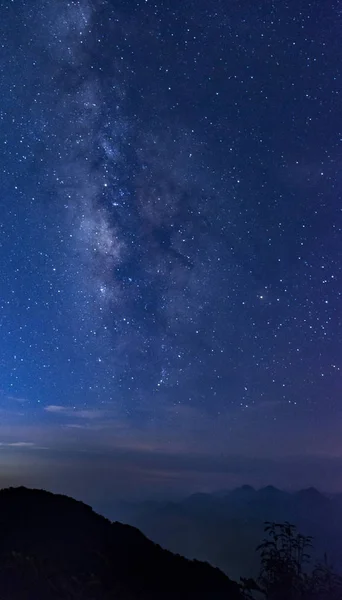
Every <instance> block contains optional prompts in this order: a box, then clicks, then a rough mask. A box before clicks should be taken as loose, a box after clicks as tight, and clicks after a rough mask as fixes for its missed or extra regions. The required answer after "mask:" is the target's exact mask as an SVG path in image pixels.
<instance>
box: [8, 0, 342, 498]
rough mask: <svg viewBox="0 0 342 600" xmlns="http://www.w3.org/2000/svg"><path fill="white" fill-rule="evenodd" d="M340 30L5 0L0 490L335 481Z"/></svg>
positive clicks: (203, 2)
mask: <svg viewBox="0 0 342 600" xmlns="http://www.w3.org/2000/svg"><path fill="white" fill-rule="evenodd" d="M341 21H342V5H341V4H340V2H339V1H338V0H336V1H334V2H332V3H322V2H320V1H319V0H316V1H313V2H308V1H307V0H305V1H304V0H288V1H281V2H280V1H279V2H276V1H275V2H271V1H267V2H261V3H255V2H254V1H252V0H234V1H232V2H227V1H226V0H210V1H209V0H185V1H184V0H182V1H180V0H154V1H153V0H137V1H136V2H130V1H128V0H125V1H124V0H75V1H67V0H56V1H55V2H49V1H48V0H30V1H25V0H12V1H11V2H6V3H5V4H4V6H3V10H2V19H1V25H0V30H1V38H0V43H1V66H0V69H1V77H0V90H1V105H0V152H1V161H0V172H1V196H0V203H1V213H0V214H1V218H0V249H1V254H0V257H1V263H0V264H1V268H0V334H1V335H0V340H1V341H0V417H1V420H0V483H2V484H9V483H10V484H12V483H15V484H17V483H26V484H32V485H43V486H46V487H49V488H50V489H58V490H59V491H64V492H68V493H73V494H74V495H76V496H79V497H87V499H88V498H89V497H90V495H89V494H90V492H89V490H90V489H91V490H92V492H91V493H92V494H93V496H94V497H95V496H96V498H100V497H105V496H106V495H108V494H113V493H118V489H119V491H120V494H123V495H124V494H127V495H130V494H137V493H142V494H151V493H154V492H162V491H164V492H165V491H167V492H168V493H176V492H179V493H180V492H185V491H196V490H206V491H208V490H213V489H216V488H219V487H222V486H225V487H231V486H232V485H235V484H239V483H245V482H248V483H252V484H256V485H258V484H260V485H261V484H267V483H273V484H277V485H280V486H282V487H287V488H290V487H298V485H299V484H301V483H305V484H310V485H311V484H314V485H318V486H320V487H322V488H327V489H328V488H329V489H336V490H337V489H338V490H341V491H342V480H341V472H342V471H341V467H342V443H341V439H342V437H341V426H342V406H341V381H342V380H341V376H342V372H341V368H342V364H341V358H342V355H341V339H342V322H341V316H342V307H341V300H342V297H341V294H342V287H341V265H342V237H341V228H342V212H341V211H342V204H341V189H342V174H341V159H342V112H341V96H342V91H341V90H342V78H341V64H342V43H341V41H342V40H341V36H342V34H341V31H342V30H341V25H342V23H341ZM95 488H96V491H94V490H95ZM93 496H92V497H93Z"/></svg>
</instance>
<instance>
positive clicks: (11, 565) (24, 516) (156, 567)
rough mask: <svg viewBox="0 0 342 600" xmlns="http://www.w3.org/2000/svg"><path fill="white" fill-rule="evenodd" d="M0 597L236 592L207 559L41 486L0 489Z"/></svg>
mask: <svg viewBox="0 0 342 600" xmlns="http://www.w3.org/2000/svg"><path fill="white" fill-rule="evenodd" d="M0 590H1V600H14V599H15V600H32V598H34V599H35V600H47V599H49V600H57V599H58V600H73V599H74V598H75V599H76V598H82V599H84V600H90V599H92V600H97V599H101V600H107V599H108V600H109V599H113V598H115V599H117V600H138V599H139V600H140V599H141V600H145V599H146V600H147V599H148V600H157V599H158V600H160V599H163V600H171V599H173V600H174V598H179V599H184V600H185V598H186V599H187V600H188V599H191V598H193V599H194V600H195V599H196V600H197V599H201V600H204V599H208V600H209V599H212V598H215V599H217V600H220V599H221V598H222V599H223V598H224V599H225V600H238V599H239V598H240V592H239V588H238V585H237V584H236V583H234V582H233V581H231V580H230V579H229V578H228V577H227V576H226V575H224V574H223V573H222V572H221V571H219V570H218V569H215V568H213V567H211V566H210V565H209V564H207V563H201V562H198V561H189V560H187V559H185V558H183V557H181V556H179V555H174V554H172V553H171V552H168V551H167V550H163V549H162V548H161V547H160V546H158V545H157V544H154V543H153V542H151V541H150V540H148V539H147V538H146V537H145V536H144V535H143V534H142V533H141V532H140V531H139V530H138V529H136V528H134V527H131V526H129V525H123V524H121V523H118V522H116V523H111V522H110V521H109V520H107V519H106V518H105V517H102V516H100V515H99V514H97V513H95V512H94V511H93V510H92V509H91V508H90V507H89V506H87V505H86V504H83V503H82V502H79V501H76V500H74V499H72V498H69V497H67V496H62V495H56V494H52V493H50V492H45V491H43V490H32V489H27V488H23V487H21V488H8V489H3V490H0Z"/></svg>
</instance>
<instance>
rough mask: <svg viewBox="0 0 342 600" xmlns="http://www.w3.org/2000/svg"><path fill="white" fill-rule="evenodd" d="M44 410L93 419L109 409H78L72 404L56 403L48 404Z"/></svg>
mask: <svg viewBox="0 0 342 600" xmlns="http://www.w3.org/2000/svg"><path fill="white" fill-rule="evenodd" d="M44 410H45V412H48V413H52V414H57V415H62V416H65V417H73V418H75V419H85V420H90V421H91V420H93V419H102V418H104V417H106V416H108V414H109V413H110V412H111V411H105V410H101V409H95V408H94V409H79V408H73V407H72V406H60V405H56V404H49V405H48V406H45V407H44Z"/></svg>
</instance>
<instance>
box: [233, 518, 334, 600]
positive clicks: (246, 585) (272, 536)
mask: <svg viewBox="0 0 342 600" xmlns="http://www.w3.org/2000/svg"><path fill="white" fill-rule="evenodd" d="M264 531H265V533H266V534H267V536H266V537H265V539H264V540H263V542H262V543H261V544H260V545H259V546H258V548H257V551H259V552H260V559H261V568H260V573H259V577H258V579H257V581H254V580H253V579H241V582H242V586H241V587H242V593H243V595H244V597H245V598H246V599H256V598H258V597H263V598H266V599H267V600H342V578H341V577H340V576H339V575H337V574H336V573H334V571H333V569H332V567H331V566H330V565H329V564H328V561H327V558H326V556H325V558H324V561H323V562H322V563H319V564H316V565H315V566H314V567H313V566H312V562H311V556H310V553H309V549H310V548H311V547H312V538H311V537H310V536H304V535H302V534H301V533H299V532H298V531H297V529H296V527H295V525H292V524H291V523H289V522H285V523H270V522H266V523H265V528H264Z"/></svg>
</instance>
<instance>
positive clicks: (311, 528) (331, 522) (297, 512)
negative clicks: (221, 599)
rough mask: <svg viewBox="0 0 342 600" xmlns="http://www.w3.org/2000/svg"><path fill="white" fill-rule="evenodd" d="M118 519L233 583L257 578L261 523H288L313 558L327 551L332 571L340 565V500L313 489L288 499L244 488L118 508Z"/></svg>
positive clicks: (275, 490)
mask: <svg viewBox="0 0 342 600" xmlns="http://www.w3.org/2000/svg"><path fill="white" fill-rule="evenodd" d="M115 512H116V511H115V508H113V513H112V514H113V515H114V514H115ZM118 514H119V515H120V520H122V521H124V522H126V523H130V524H131V525H134V526H136V527H138V528H139V529H140V530H141V531H143V532H144V533H145V534H146V535H147V536H148V537H149V538H150V539H152V540H153V541H155V542H157V543H159V544H161V545H162V546H163V547H164V548H167V549H169V550H171V551H172V552H176V553H180V554H182V555H184V556H186V557H187V558H189V559H193V558H196V559H200V560H203V561H208V562H209V563H210V564H212V565H214V566H216V567H219V568H220V569H222V570H223V571H224V572H225V573H227V575H229V576H230V577H233V578H234V579H239V577H240V576H244V577H251V576H253V577H255V576H256V574H257V573H258V571H259V556H258V554H257V553H256V552H255V548H256V546H257V545H258V544H259V543H260V542H261V540H262V539H263V535H264V534H263V528H264V522H265V521H276V522H284V521H290V522H291V523H293V524H294V525H296V526H297V527H298V529H299V530H300V531H302V532H303V534H305V535H312V536H313V537H314V547H315V550H314V551H315V552H316V555H315V558H321V557H322V556H323V554H324V552H325V551H326V550H327V549H328V550H329V560H331V561H332V563H333V565H334V566H335V567H336V568H337V565H341V564H342V563H341V556H342V494H341V495H336V496H332V497H328V496H326V495H324V494H322V493H320V492H319V491H318V490H316V489H315V488H308V489H306V490H301V491H299V492H295V493H289V492H285V491H282V490H280V489H278V488H276V487H273V486H266V487H264V488H261V489H260V490H255V489H254V488H253V487H251V486H248V485H244V486H242V487H239V488H237V489H234V490H231V491H228V490H220V491H219V492H214V493H212V494H207V493H206V494H201V493H197V494H193V495H192V496H189V497H188V498H186V499H183V500H182V501H179V502H172V503H171V502H169V503H167V502H165V501H164V502H160V503H158V502H157V503H156V502H154V503H151V504H150V505H148V504H145V505H144V510H142V508H141V505H140V504H139V503H138V504H137V505H135V506H134V504H131V505H130V506H129V507H128V506H126V510H125V508H124V505H121V507H120V511H118ZM341 570H342V569H341Z"/></svg>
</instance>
